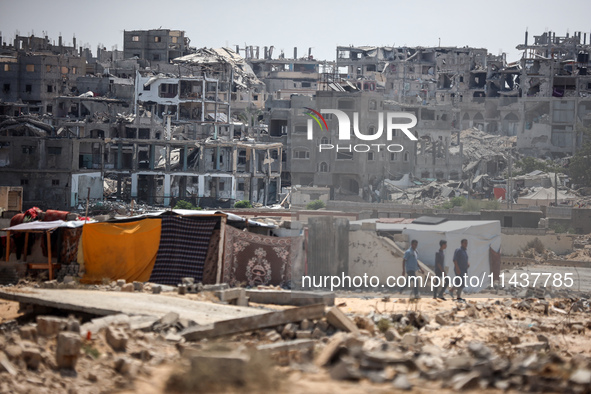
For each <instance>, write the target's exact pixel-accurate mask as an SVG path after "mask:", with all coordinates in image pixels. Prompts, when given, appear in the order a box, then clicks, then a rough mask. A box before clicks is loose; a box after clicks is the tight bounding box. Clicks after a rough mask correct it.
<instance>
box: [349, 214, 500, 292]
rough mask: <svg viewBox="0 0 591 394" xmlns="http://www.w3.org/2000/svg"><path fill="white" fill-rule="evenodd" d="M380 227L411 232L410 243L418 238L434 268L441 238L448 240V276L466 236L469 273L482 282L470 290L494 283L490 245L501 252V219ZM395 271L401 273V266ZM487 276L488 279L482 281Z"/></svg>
mask: <svg viewBox="0 0 591 394" xmlns="http://www.w3.org/2000/svg"><path fill="white" fill-rule="evenodd" d="M376 221H377V220H376V219H369V220H363V221H358V222H352V223H361V222H376ZM376 229H377V231H384V232H394V233H400V232H402V233H403V234H407V235H408V238H409V243H410V241H411V240H413V239H416V240H417V241H418V242H419V245H418V247H417V252H418V258H419V261H421V262H423V263H424V264H426V265H428V266H430V267H431V268H432V267H434V266H435V253H436V252H437V251H438V250H439V241H440V240H445V241H447V249H446V250H445V266H446V267H447V270H448V275H450V276H452V277H453V276H455V274H454V269H453V261H452V260H453V255H454V251H455V250H456V249H457V248H459V247H460V241H461V240H462V239H464V238H465V239H467V240H468V262H469V263H470V268H469V270H468V274H469V276H478V278H479V280H480V282H481V283H480V286H478V287H477V288H472V286H467V288H466V290H468V292H470V291H478V290H482V289H485V288H487V287H488V286H489V285H490V277H489V274H490V272H491V271H490V264H489V247H492V249H493V250H494V251H495V252H498V251H499V249H500V247H501V223H500V222H499V221H498V220H471V221H459V220H450V221H447V222H444V223H441V224H436V225H428V224H413V223H410V224H404V223H380V222H377V223H376ZM380 263H382V262H380ZM389 264H392V262H389ZM400 270H401V269H400ZM391 271H392V272H398V271H399V269H398V268H396V269H392V270H391ZM483 276H484V280H482V278H483Z"/></svg>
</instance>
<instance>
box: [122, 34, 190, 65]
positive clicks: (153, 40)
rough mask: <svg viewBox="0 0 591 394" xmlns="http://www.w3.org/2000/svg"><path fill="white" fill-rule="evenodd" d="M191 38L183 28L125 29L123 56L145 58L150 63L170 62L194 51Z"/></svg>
mask: <svg viewBox="0 0 591 394" xmlns="http://www.w3.org/2000/svg"><path fill="white" fill-rule="evenodd" d="M190 43H191V40H190V39H189V37H187V36H185V32H184V31H182V30H170V29H154V30H125V31H124V32H123V57H124V58H125V59H130V58H134V57H135V58H138V59H145V60H147V61H149V62H150V64H156V63H170V62H171V61H172V59H176V58H177V57H181V56H185V55H188V54H189V53H192V52H193V51H194V48H191V47H190V46H189V44H190Z"/></svg>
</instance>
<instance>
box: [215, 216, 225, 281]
mask: <svg viewBox="0 0 591 394" xmlns="http://www.w3.org/2000/svg"><path fill="white" fill-rule="evenodd" d="M226 220H227V217H226V216H223V217H222V221H221V224H220V243H219V245H218V272H217V275H216V277H215V283H216V285H217V284H218V283H221V280H222V264H223V257H224V239H225V235H226Z"/></svg>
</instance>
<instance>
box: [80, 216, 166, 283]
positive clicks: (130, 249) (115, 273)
mask: <svg viewBox="0 0 591 394" xmlns="http://www.w3.org/2000/svg"><path fill="white" fill-rule="evenodd" d="M160 230H161V221H160V220H159V219H144V220H136V221H132V222H103V223H90V224H87V225H85V226H84V231H83V233H82V248H83V250H84V267H85V271H86V273H85V275H84V277H83V278H82V280H81V282H82V283H97V282H99V283H100V282H101V281H102V280H103V279H105V278H107V279H111V280H114V279H125V280H127V281H129V282H131V281H138V282H147V281H148V280H149V279H150V274H151V273H152V269H153V268H154V263H155V261H156V253H157V252H158V244H159V242H160Z"/></svg>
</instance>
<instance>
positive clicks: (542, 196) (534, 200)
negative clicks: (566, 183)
mask: <svg viewBox="0 0 591 394" xmlns="http://www.w3.org/2000/svg"><path fill="white" fill-rule="evenodd" d="M555 193H556V189H555V188H553V187H548V188H543V187H541V188H539V189H538V190H536V191H534V192H533V193H531V194H528V195H527V196H523V197H519V198H518V199H517V203H518V204H528V205H536V206H542V205H544V206H548V205H550V203H553V202H554V200H555V197H558V202H564V201H571V200H574V199H575V196H573V195H572V194H566V193H564V192H562V191H560V190H558V193H557V194H556V195H555Z"/></svg>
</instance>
